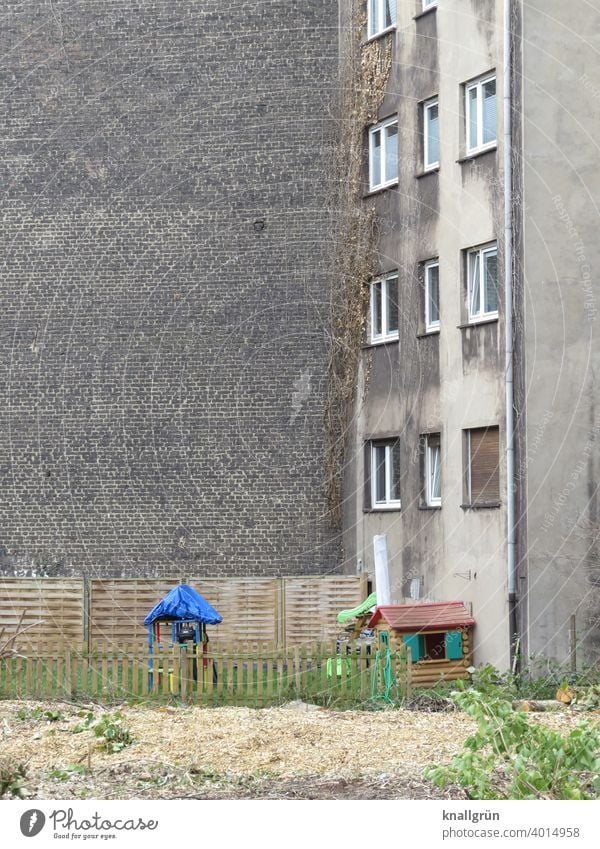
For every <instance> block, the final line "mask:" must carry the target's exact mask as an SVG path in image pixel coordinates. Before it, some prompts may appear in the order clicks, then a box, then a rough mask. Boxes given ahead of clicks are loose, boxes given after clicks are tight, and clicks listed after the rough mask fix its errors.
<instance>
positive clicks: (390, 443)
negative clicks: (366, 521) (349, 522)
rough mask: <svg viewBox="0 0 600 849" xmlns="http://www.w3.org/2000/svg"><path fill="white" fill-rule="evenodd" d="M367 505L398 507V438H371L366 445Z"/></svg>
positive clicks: (372, 506) (388, 507)
mask: <svg viewBox="0 0 600 849" xmlns="http://www.w3.org/2000/svg"><path fill="white" fill-rule="evenodd" d="M365 472H366V475H365V478H366V484H367V496H368V499H367V500H368V506H369V507H370V508H371V509H373V510H390V509H396V510H397V509H399V507H400V440H398V439H385V440H383V439H382V440H373V441H371V442H368V443H367V445H366V469H365Z"/></svg>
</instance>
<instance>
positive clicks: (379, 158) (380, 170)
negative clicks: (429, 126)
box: [369, 118, 398, 190]
mask: <svg viewBox="0 0 600 849" xmlns="http://www.w3.org/2000/svg"><path fill="white" fill-rule="evenodd" d="M397 181H398V119H397V118H390V119H388V120H387V121H384V122H383V123H382V124H378V125H377V126H376V127H373V128H372V129H371V130H369V188H370V189H371V190H373V189H380V188H382V187H383V186H391V185H392V184H393V183H396V182H397Z"/></svg>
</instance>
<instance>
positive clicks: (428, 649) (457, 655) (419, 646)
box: [404, 631, 463, 663]
mask: <svg viewBox="0 0 600 849" xmlns="http://www.w3.org/2000/svg"><path fill="white" fill-rule="evenodd" d="M404 644H405V645H406V647H407V648H410V650H411V659H412V662H413V663H416V662H417V661H419V660H460V659H462V656H463V640H462V632H461V631H447V632H445V633H444V632H438V633H425V634H405V635H404Z"/></svg>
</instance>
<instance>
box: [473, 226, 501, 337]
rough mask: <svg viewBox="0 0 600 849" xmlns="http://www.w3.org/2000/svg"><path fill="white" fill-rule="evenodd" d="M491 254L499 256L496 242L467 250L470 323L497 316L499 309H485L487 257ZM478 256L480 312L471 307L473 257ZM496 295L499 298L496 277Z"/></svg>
mask: <svg viewBox="0 0 600 849" xmlns="http://www.w3.org/2000/svg"><path fill="white" fill-rule="evenodd" d="M490 254H495V256H496V258H497V257H498V245H497V243H496V242H492V243H490V244H488V245H481V246H480V247H478V248H473V249H472V250H470V251H467V313H468V317H469V324H477V323H478V322H480V321H487V320H488V319H492V318H497V317H498V310H497V309H495V310H489V311H488V312H486V311H485V276H484V271H485V257H486V256H487V255H490ZM474 256H476V257H477V262H478V264H479V312H477V313H475V312H472V310H471V307H472V305H473V291H474V290H473V288H472V286H471V281H472V274H471V257H474ZM496 296H497V298H499V292H498V279H497V278H496Z"/></svg>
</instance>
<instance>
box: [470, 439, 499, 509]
mask: <svg viewBox="0 0 600 849" xmlns="http://www.w3.org/2000/svg"><path fill="white" fill-rule="evenodd" d="M465 455H466V469H465V471H466V474H465V490H466V493H465V494H466V505H465V506H470V507H477V506H481V507H492V506H494V507H497V506H498V504H499V501H500V431H499V429H498V428H497V427H480V428H476V429H474V430H467V431H465Z"/></svg>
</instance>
